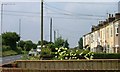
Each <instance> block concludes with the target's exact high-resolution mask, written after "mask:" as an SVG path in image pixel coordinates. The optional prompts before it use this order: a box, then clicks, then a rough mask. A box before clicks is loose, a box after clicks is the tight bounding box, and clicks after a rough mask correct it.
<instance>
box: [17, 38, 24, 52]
mask: <svg viewBox="0 0 120 72" xmlns="http://www.w3.org/2000/svg"><path fill="white" fill-rule="evenodd" d="M24 45H25V41H23V40H20V41H19V42H18V47H21V48H22V50H24Z"/></svg>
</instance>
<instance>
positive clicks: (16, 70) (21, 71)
mask: <svg viewBox="0 0 120 72" xmlns="http://www.w3.org/2000/svg"><path fill="white" fill-rule="evenodd" d="M2 72H120V70H37V69H20V68H4V69H3V70H2Z"/></svg>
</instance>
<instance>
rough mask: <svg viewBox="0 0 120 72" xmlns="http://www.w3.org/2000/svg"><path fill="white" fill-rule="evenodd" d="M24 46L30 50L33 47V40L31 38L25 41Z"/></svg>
mask: <svg viewBox="0 0 120 72" xmlns="http://www.w3.org/2000/svg"><path fill="white" fill-rule="evenodd" d="M24 48H25V50H26V51H30V50H31V49H32V48H33V42H32V41H31V40H28V41H25V45H24Z"/></svg>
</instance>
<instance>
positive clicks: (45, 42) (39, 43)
mask: <svg viewBox="0 0 120 72" xmlns="http://www.w3.org/2000/svg"><path fill="white" fill-rule="evenodd" d="M46 44H49V42H48V41H46V40H43V45H46ZM37 45H41V41H38V43H37Z"/></svg>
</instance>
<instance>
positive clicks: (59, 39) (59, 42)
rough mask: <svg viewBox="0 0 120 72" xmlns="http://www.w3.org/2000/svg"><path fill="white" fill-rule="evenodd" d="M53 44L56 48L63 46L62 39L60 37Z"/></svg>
mask: <svg viewBox="0 0 120 72" xmlns="http://www.w3.org/2000/svg"><path fill="white" fill-rule="evenodd" d="M54 44H55V47H57V48H59V47H62V46H63V45H64V39H62V37H59V38H57V39H56V41H55V43H54Z"/></svg>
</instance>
